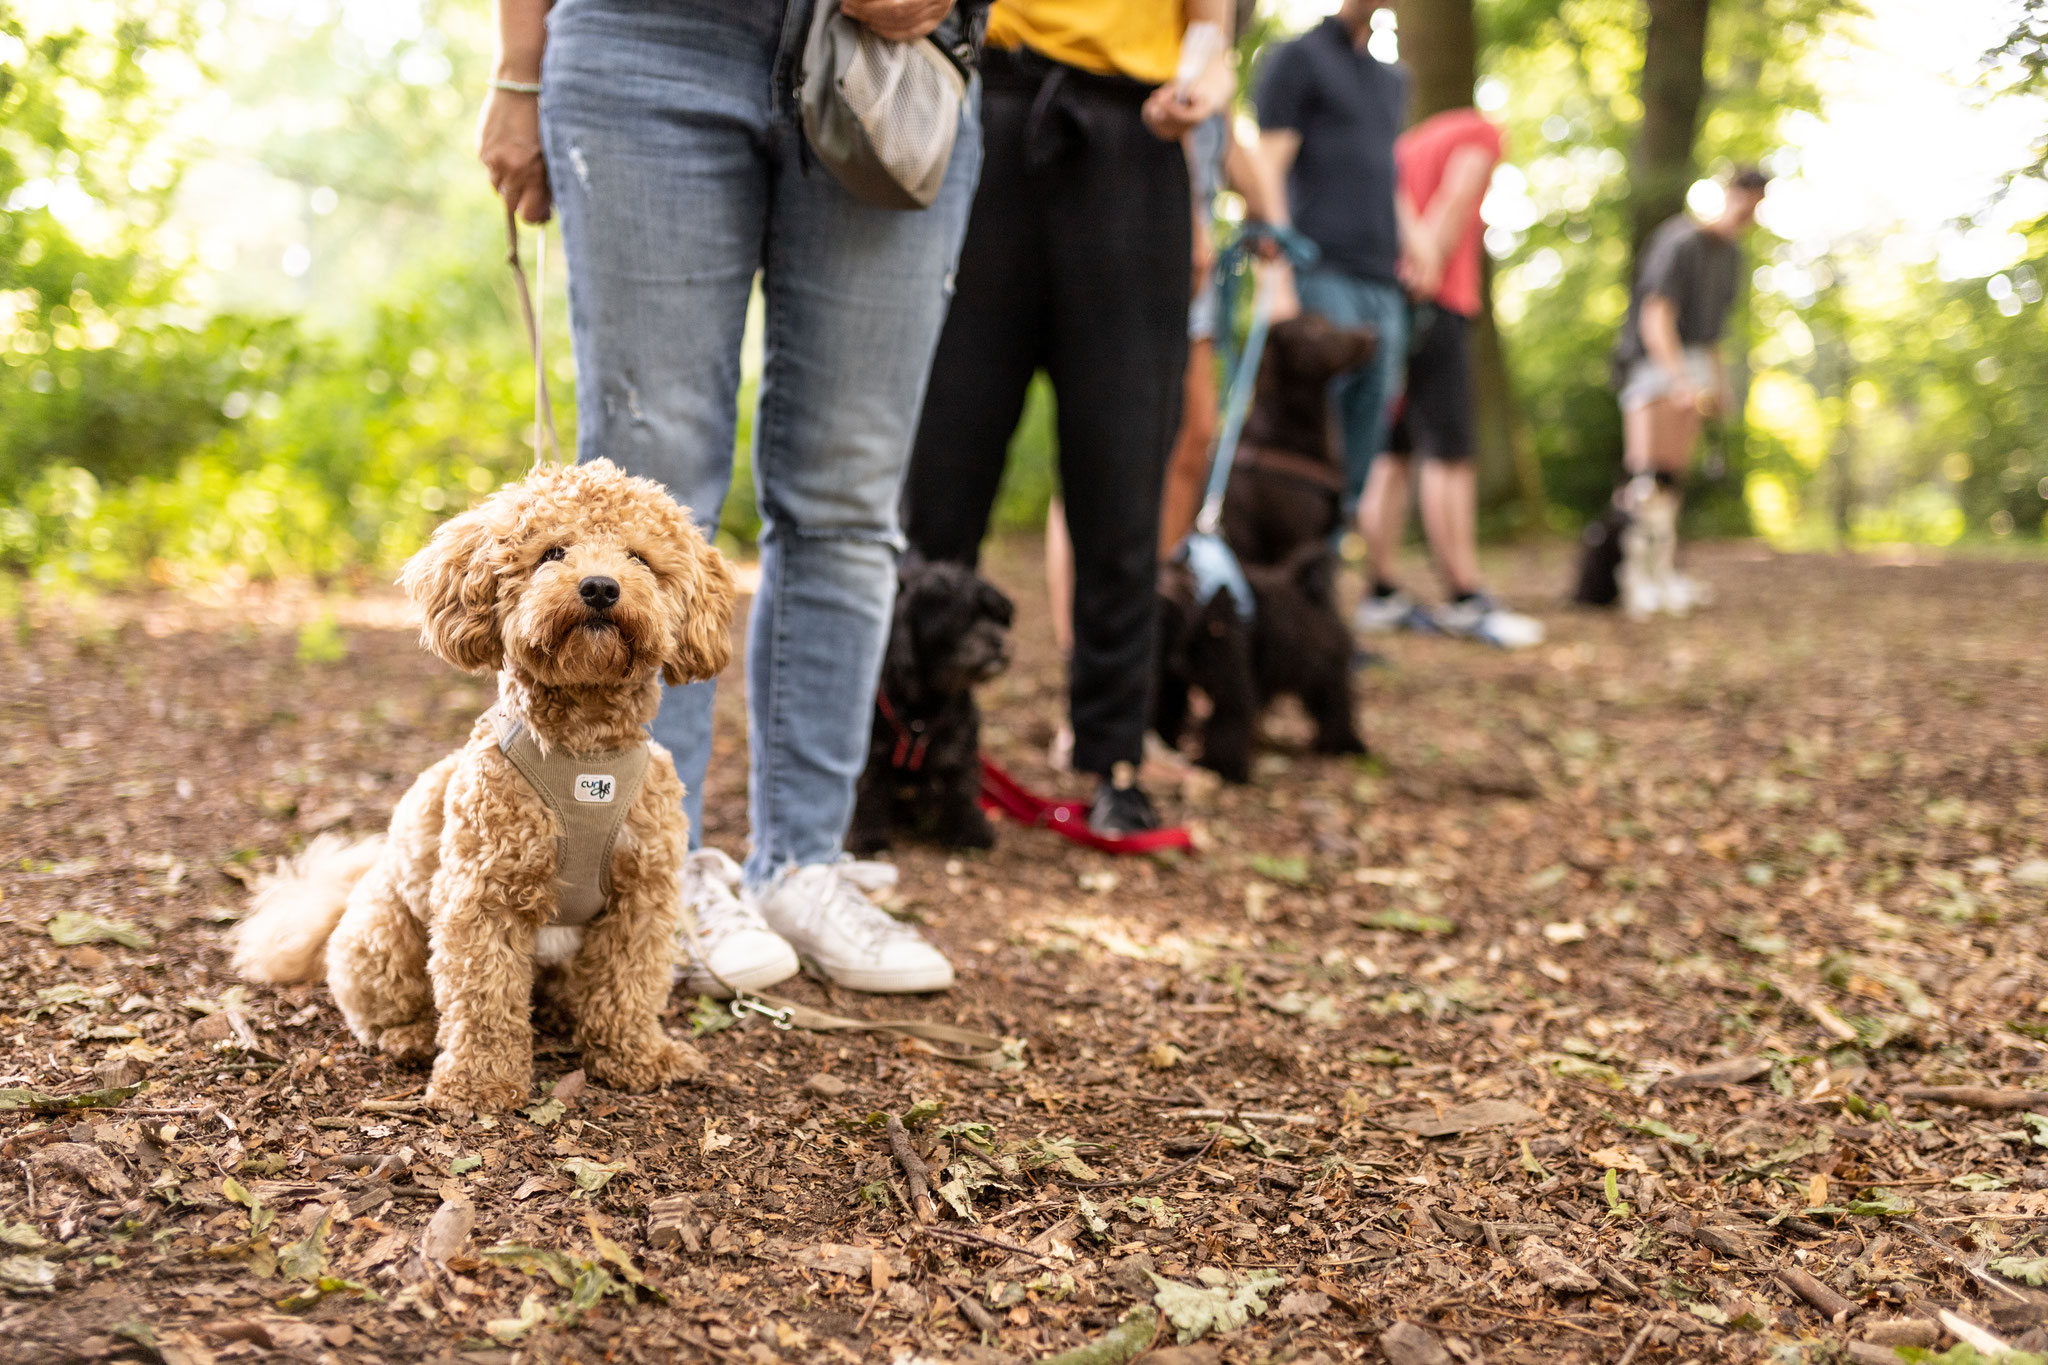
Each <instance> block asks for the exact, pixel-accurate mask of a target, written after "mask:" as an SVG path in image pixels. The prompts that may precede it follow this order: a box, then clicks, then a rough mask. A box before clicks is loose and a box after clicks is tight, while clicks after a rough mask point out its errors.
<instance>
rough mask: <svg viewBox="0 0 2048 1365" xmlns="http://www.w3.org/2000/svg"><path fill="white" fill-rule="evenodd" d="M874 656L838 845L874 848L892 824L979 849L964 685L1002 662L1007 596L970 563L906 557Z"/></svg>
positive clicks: (990, 840)
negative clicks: (862, 745) (869, 709)
mask: <svg viewBox="0 0 2048 1365" xmlns="http://www.w3.org/2000/svg"><path fill="white" fill-rule="evenodd" d="M899 580H900V581H899V584H898V587H897V592H896V619H895V623H894V624H893V625H892V626H891V627H890V629H889V650H888V653H887V654H885V655H884V656H883V658H882V685H881V687H880V689H879V690H878V691H877V692H876V695H875V720H874V729H873V732H872V734H871V737H870V739H869V741H868V766H867V768H866V770H865V771H864V772H862V773H861V777H860V782H859V784H858V785H857V786H856V787H855V788H854V805H853V824H852V828H851V829H850V830H848V831H847V835H846V847H847V848H848V849H849V850H850V851H852V852H854V853H874V852H876V851H878V850H880V849H885V848H887V847H889V841H890V839H891V838H892V837H894V835H895V834H896V832H897V831H898V830H899V829H901V830H905V831H908V832H911V833H915V834H917V835H920V836H922V837H924V838H928V839H931V840H932V841H934V842H936V843H939V844H942V845H944V846H946V847H948V848H989V847H991V846H993V845H994V843H995V841H996V833H995V830H994V828H993V827H991V826H990V824H989V822H988V817H987V816H986V815H983V814H982V812H981V806H980V805H979V804H978V803H977V801H976V799H975V798H976V797H977V796H978V795H979V794H980V791H981V710H980V708H979V707H977V706H976V705H975V704H974V688H975V687H976V686H977V685H978V684H980V683H984V682H987V681H988V680H989V679H990V678H993V677H995V676H996V675H997V674H998V673H1001V672H1002V671H1003V670H1004V669H1005V668H1008V667H1009V665H1010V617H1011V614H1012V608H1011V605H1010V599H1009V598H1007V597H1005V596H1004V595H1003V594H1002V592H1001V590H1000V589H998V588H997V587H996V586H995V585H994V584H992V583H990V582H988V581H987V580H986V579H983V578H981V577H980V576H978V575H977V574H976V573H975V572H974V571H973V570H972V569H968V568H965V567H963V566H961V565H958V564H946V563H932V562H927V561H924V560H921V559H917V558H914V557H910V556H906V557H905V559H904V561H903V565H902V567H901V569H900V571H899Z"/></svg>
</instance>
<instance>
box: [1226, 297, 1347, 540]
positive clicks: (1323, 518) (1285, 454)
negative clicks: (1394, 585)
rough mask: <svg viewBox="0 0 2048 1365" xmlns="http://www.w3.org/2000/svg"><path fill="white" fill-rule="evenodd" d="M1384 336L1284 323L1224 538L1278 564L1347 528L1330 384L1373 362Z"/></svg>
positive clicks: (1260, 390)
mask: <svg viewBox="0 0 2048 1365" xmlns="http://www.w3.org/2000/svg"><path fill="white" fill-rule="evenodd" d="M1378 349H1379V337H1378V335H1377V334H1376V333H1374V332H1373V330H1372V329H1371V328H1368V327H1339V326H1337V325H1336V324H1334V323H1332V322H1330V321H1329V320H1327V319H1325V318H1321V317H1317V316H1315V315H1314V314H1312V313H1305V314H1303V315H1302V316H1300V317H1296V318H1289V319H1288V320H1287V321H1285V322H1279V323H1275V324H1274V325H1273V330H1272V332H1271V333H1270V334H1269V335H1268V336H1267V338H1266V353H1265V355H1264V356H1263V357H1262V358H1261V359H1260V362H1259V375H1258V380H1257V383H1256V385H1255V387H1254V388H1253V390H1252V408H1251V412H1250V413H1249V414H1247V415H1246V417H1245V423H1244V435H1243V437H1242V438H1241V439H1240V440H1239V441H1238V448H1237V461H1236V463H1235V464H1234V465H1232V466H1231V470H1230V486H1229V489H1228V491H1227V492H1226V493H1225V495H1224V499H1223V536H1224V539H1226V540H1228V541H1229V542H1230V548H1231V549H1232V550H1234V551H1236V553H1237V557H1238V559H1239V560H1241V561H1242V562H1243V563H1245V564H1278V563H1280V562H1281V561H1282V560H1285V559H1286V558H1287V557H1288V556H1289V555H1291V554H1293V553H1294V551H1295V550H1297V549H1299V548H1300V547H1301V546H1303V545H1305V544H1307V543H1309V542H1310V541H1319V540H1325V539H1327V538H1328V537H1329V535H1330V533H1331V532H1332V531H1334V530H1335V529H1336V528H1337V518H1338V503H1339V501H1340V500H1341V497H1342V494H1343V490H1344V456H1343V450H1342V445H1341V443H1340V442H1339V441H1338V439H1337V431H1336V424H1335V422H1334V420H1333V416H1332V412H1331V408H1330V382H1331V381H1332V380H1334V379H1335V378H1336V377H1337V376H1338V375H1341V374H1344V373H1345V372H1347V371H1349V370H1355V369H1357V368H1358V367H1359V366H1361V365H1363V364H1365V363H1366V362H1368V361H1370V360H1371V359H1372V357H1373V354H1374V353H1375V352H1376V351H1377V350H1378Z"/></svg>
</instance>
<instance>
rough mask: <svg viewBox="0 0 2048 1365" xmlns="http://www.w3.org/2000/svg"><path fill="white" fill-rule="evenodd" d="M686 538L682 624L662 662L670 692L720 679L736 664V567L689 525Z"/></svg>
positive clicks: (663, 677) (686, 528)
mask: <svg viewBox="0 0 2048 1365" xmlns="http://www.w3.org/2000/svg"><path fill="white" fill-rule="evenodd" d="M678 519H679V520H680V518H678ZM685 535H686V536H687V537H688V540H689V556H688V561H687V566H686V567H685V568H684V570H683V582H682V599H683V610H682V620H681V622H680V623H679V624H678V626H677V629H676V638H675V646H674V648H673V649H671V650H670V651H669V656H668V658H666V659H664V660H662V663H661V680H662V681H663V682H665V683H667V684H668V685H669V686H671V687H674V686H676V685H677V684H678V683H688V682H703V681H704V680H705V679H707V678H715V677H717V676H718V675H719V674H721V673H723V672H725V666H726V665H727V664H729V663H731V662H732V610H733V599H734V598H735V597H736V596H737V593H738V590H737V588H736V587H735V586H734V584H733V580H732V566H731V565H729V564H727V563H726V562H725V556H724V555H722V554H720V553H719V552H718V547H717V546H715V545H712V544H711V543H709V542H708V541H706V540H705V539H704V537H703V536H702V535H701V534H700V533H699V532H698V531H697V528H696V527H694V526H689V525H688V524H687V523H685Z"/></svg>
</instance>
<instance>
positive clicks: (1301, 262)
mask: <svg viewBox="0 0 2048 1365" xmlns="http://www.w3.org/2000/svg"><path fill="white" fill-rule="evenodd" d="M1266 240H1270V241H1272V242H1275V243H1277V244H1278V245H1279V247H1280V249H1281V250H1282V251H1283V252H1285V253H1286V254H1287V257H1288V259H1289V260H1290V261H1292V262H1293V263H1294V265H1295V267H1296V268H1297V269H1306V268H1308V267H1309V266H1312V265H1314V264H1315V263H1316V259H1317V257H1318V255H1319V254H1320V253H1319V252H1318V251H1317V250H1316V246H1315V243H1313V242H1311V241H1309V240H1308V238H1306V237H1303V236H1302V235H1301V234H1300V233H1298V232H1295V231H1294V230H1293V229H1291V228H1284V227H1274V226H1271V225H1270V224H1265V223H1247V224H1246V225H1245V226H1244V228H1243V230H1242V231H1240V232H1239V233H1238V235H1237V237H1236V239H1235V240H1234V241H1232V242H1231V244H1230V245H1229V246H1228V247H1226V248H1224V250H1223V252H1222V254H1221V255H1220V256H1219V257H1218V258H1217V261H1216V290H1217V294H1218V296H1219V298H1218V303H1219V305H1220V306H1219V308H1218V309H1217V316H1218V326H1219V331H1218V335H1217V346H1218V348H1219V349H1221V350H1222V351H1223V353H1224V363H1223V368H1224V372H1225V373H1226V374H1228V375H1229V376H1230V383H1229V388H1228V397H1227V399H1226V401H1225V402H1224V406H1223V424H1222V426H1221V427H1220V428H1219V429H1218V431H1217V434H1216V454H1215V457H1214V459H1212V460H1211V461H1210V464H1209V485H1208V487H1207V489H1205V490H1204V492H1203V495H1202V508H1201V511H1199V512H1198V513H1196V515H1195V529H1194V530H1192V531H1190V532H1189V533H1188V536H1187V539H1185V540H1183V541H1182V542H1181V544H1180V550H1179V552H1178V554H1177V558H1179V559H1180V561H1181V562H1182V563H1184V564H1186V565H1187V567H1188V571H1189V572H1190V573H1192V574H1193V575H1194V577H1195V600H1196V601H1197V602H1203V603H1205V602H1208V601H1210V600H1211V599H1213V598H1214V597H1215V596H1216V594H1217V593H1219V592H1227V593H1229V594H1230V600H1231V605H1233V606H1234V607H1236V608H1237V614H1238V616H1239V617H1240V618H1241V619H1243V620H1245V621H1250V620H1251V619H1252V614H1253V611H1254V607H1253V603H1252V589H1251V584H1250V583H1249V582H1247V581H1246V580H1245V576H1244V566H1243V565H1241V564H1239V563H1238V562H1237V556H1236V555H1235V554H1233V553H1232V552H1231V549H1230V546H1229V544H1228V543H1227V542H1226V541H1225V540H1224V539H1223V492H1224V490H1225V489H1226V488H1228V487H1229V486H1230V467H1231V465H1232V464H1233V463H1234V462H1235V461H1236V459H1237V443H1238V438H1239V437H1240V436H1241V435H1242V434H1243V432H1244V422H1245V418H1246V417H1247V416H1248V415H1249V414H1250V412H1251V406H1252V393H1253V390H1254V389H1255V387H1256V386H1257V382H1258V376H1259V360H1260V358H1261V357H1262V356H1263V355H1264V354H1265V350H1266V333H1267V331H1268V330H1269V329H1270V328H1271V325H1272V319H1273V301H1272V298H1271V293H1270V288H1271V287H1270V286H1269V285H1262V286H1261V287H1260V289H1259V291H1258V293H1257V295H1256V296H1255V297H1254V298H1253V300H1252V319H1251V327H1250V330H1249V331H1247V332H1246V334H1245V339H1244V348H1243V350H1242V351H1241V352H1240V353H1239V354H1238V355H1237V356H1236V357H1235V359H1234V360H1233V358H1232V356H1231V354H1230V353H1231V351H1232V350H1234V349H1235V347H1234V345H1233V337H1234V328H1235V324H1236V318H1237V306H1236V305H1237V292H1238V287H1239V283H1240V281H1241V280H1242V278H1243V277H1244V276H1245V275H1246V274H1248V273H1249V272H1250V270H1251V262H1252V255H1253V252H1254V249H1255V248H1256V245H1257V244H1258V243H1259V242H1260V241H1266Z"/></svg>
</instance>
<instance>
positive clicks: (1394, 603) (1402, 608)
mask: <svg viewBox="0 0 2048 1365" xmlns="http://www.w3.org/2000/svg"><path fill="white" fill-rule="evenodd" d="M1351 628H1352V629H1353V630H1355V631H1357V632H1358V633H1359V634H1360V635H1386V634H1390V633H1392V632H1394V631H1397V630H1409V631H1414V632H1415V633H1417V634H1419V635H1427V634H1429V633H1431V632H1433V631H1434V630H1435V629H1436V622H1435V621H1434V620H1433V619H1431V617H1430V614H1429V612H1428V610H1427V609H1425V608H1424V607H1423V605H1422V604H1421V603H1420V602H1417V601H1416V600H1415V599H1414V598H1412V597H1410V596H1409V595H1408V594H1407V593H1405V592H1402V591H1401V590H1400V589H1399V588H1396V589H1394V590H1393V591H1392V592H1386V593H1372V592H1368V593H1367V594H1366V595H1365V596H1364V597H1362V598H1360V599H1359V600H1358V607H1357V609H1356V610H1355V611H1353V612H1352V613H1351Z"/></svg>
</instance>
